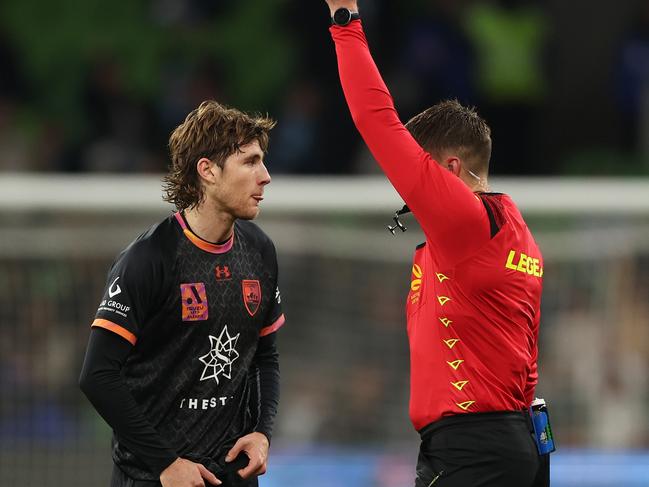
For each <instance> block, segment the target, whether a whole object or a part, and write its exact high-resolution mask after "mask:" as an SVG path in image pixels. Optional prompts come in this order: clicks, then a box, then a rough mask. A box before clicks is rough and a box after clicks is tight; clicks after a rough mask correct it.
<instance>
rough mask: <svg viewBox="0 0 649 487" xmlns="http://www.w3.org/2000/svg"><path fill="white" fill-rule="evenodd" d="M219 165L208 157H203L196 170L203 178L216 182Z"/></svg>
mask: <svg viewBox="0 0 649 487" xmlns="http://www.w3.org/2000/svg"><path fill="white" fill-rule="evenodd" d="M217 167H218V166H217V165H216V164H215V163H214V162H212V161H211V160H209V159H208V158H207V157H201V158H200V159H199V160H198V162H197V163H196V172H197V173H198V175H199V176H200V177H201V178H202V179H206V180H207V181H210V182H214V180H215V178H216V174H215V173H216V168H217Z"/></svg>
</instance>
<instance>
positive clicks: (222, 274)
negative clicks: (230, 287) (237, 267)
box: [214, 265, 232, 281]
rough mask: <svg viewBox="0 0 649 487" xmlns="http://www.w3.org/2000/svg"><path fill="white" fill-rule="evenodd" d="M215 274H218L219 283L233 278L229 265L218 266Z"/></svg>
mask: <svg viewBox="0 0 649 487" xmlns="http://www.w3.org/2000/svg"><path fill="white" fill-rule="evenodd" d="M214 273H215V274H216V279H217V281H223V280H226V279H230V278H231V277H232V274H231V273H230V268H229V267H228V266H227V265H225V266H223V267H221V266H220V265H217V266H216V268H215V269H214Z"/></svg>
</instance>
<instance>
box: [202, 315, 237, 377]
mask: <svg viewBox="0 0 649 487" xmlns="http://www.w3.org/2000/svg"><path fill="white" fill-rule="evenodd" d="M239 335H240V333H237V334H236V335H234V336H231V335H230V333H229V332H228V325H225V326H224V327H223V330H221V334H220V335H219V336H218V338H217V337H215V336H213V335H209V338H210V351H209V352H208V353H206V354H205V355H203V356H202V357H199V359H198V360H200V361H201V362H203V363H204V364H205V368H204V369H203V374H202V375H201V380H202V381H203V380H209V379H214V380H215V381H216V383H217V384H219V377H220V376H223V377H225V378H227V379H232V364H233V363H234V361H235V360H236V359H238V358H239V352H237V351H236V349H235V347H236V345H237V340H238V339H239Z"/></svg>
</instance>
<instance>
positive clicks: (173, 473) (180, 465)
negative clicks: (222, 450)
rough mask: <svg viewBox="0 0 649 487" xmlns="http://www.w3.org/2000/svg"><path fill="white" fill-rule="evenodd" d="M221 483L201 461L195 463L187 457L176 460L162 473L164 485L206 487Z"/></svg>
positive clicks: (169, 486)
mask: <svg viewBox="0 0 649 487" xmlns="http://www.w3.org/2000/svg"><path fill="white" fill-rule="evenodd" d="M205 481H207V482H208V485H221V481H220V480H219V479H217V478H216V475H214V474H213V473H212V472H210V471H209V470H208V469H206V468H205V467H204V466H203V465H201V464H200V463H194V462H192V461H190V460H187V459H185V458H176V460H175V461H174V462H173V463H172V464H171V465H169V466H168V467H167V468H165V469H164V470H163V471H162V473H161V474H160V483H161V484H162V487H205V485H206V484H205Z"/></svg>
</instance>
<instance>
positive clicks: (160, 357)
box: [92, 213, 284, 480]
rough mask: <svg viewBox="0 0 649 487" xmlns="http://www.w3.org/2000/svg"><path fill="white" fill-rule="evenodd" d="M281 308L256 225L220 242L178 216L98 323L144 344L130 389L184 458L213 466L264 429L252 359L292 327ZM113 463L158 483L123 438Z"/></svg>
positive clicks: (129, 369) (121, 281) (116, 276)
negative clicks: (263, 342) (259, 424)
mask: <svg viewBox="0 0 649 487" xmlns="http://www.w3.org/2000/svg"><path fill="white" fill-rule="evenodd" d="M280 302H281V299H280V294H279V288H278V286H277V257H276V253H275V248H274V246H273V243H272V241H271V240H270V239H269V238H268V237H267V236H266V235H265V234H264V233H263V232H262V231H261V230H260V229H259V228H258V227H257V226H256V225H255V224H253V223H251V222H248V221H237V222H236V223H235V226H234V233H233V235H232V237H231V238H230V239H229V240H228V241H227V242H226V243H224V244H223V245H215V244H211V243H209V242H206V241H204V240H202V239H200V238H199V237H197V236H196V235H194V234H193V233H192V232H191V230H190V229H189V228H188V227H187V224H186V222H185V220H184V218H183V217H182V216H181V214H179V213H176V214H175V215H173V216H170V217H169V218H167V219H165V220H164V221H162V222H161V223H159V224H158V225H155V226H154V227H152V228H151V229H150V230H149V231H148V232H146V233H144V234H143V235H141V236H140V237H138V238H137V239H136V240H135V241H134V242H133V243H132V244H131V245H130V246H129V247H128V248H127V249H126V250H124V251H123V252H122V253H121V254H120V255H119V256H118V258H117V259H116V261H115V263H114V265H113V266H112V268H111V270H110V272H109V275H108V281H107V285H106V290H105V294H104V296H103V299H102V301H101V304H100V306H99V309H98V311H97V315H96V319H95V321H94V322H93V325H92V326H95V327H102V328H105V329H108V330H111V331H113V332H115V333H117V334H119V335H121V336H122V337H123V338H125V339H126V340H128V341H130V342H131V343H132V344H133V345H134V347H133V350H132V352H131V354H130V355H129V357H128V360H127V362H126V364H125V366H124V368H123V370H122V373H123V377H124V380H125V382H126V384H127V386H128V388H129V390H130V391H131V393H132V394H133V396H134V397H135V399H136V401H137V402H138V403H139V404H140V405H141V406H142V408H143V410H144V414H145V416H146V418H147V419H148V420H149V421H150V422H151V424H152V425H153V426H154V427H155V428H156V429H157V430H158V432H159V433H160V434H161V435H162V436H163V437H164V438H165V439H166V440H168V441H169V442H170V443H171V445H172V446H173V447H174V448H175V450H176V451H177V452H178V454H179V455H180V456H181V457H183V458H188V459H190V460H192V461H195V462H199V463H202V464H204V465H205V466H206V467H207V468H208V469H209V468H210V467H214V468H216V465H215V462H218V461H219V460H221V459H222V457H223V456H224V454H225V453H226V452H227V450H228V449H229V448H230V447H231V446H232V445H233V444H234V442H235V441H236V439H237V438H239V437H241V436H243V435H245V434H247V433H249V432H251V431H253V428H254V427H255V422H256V420H257V419H256V410H255V405H254V401H251V395H254V394H256V391H257V387H258V384H257V382H256V380H257V379H256V371H255V369H254V367H252V361H253V357H254V355H255V351H256V349H257V343H258V340H259V337H260V336H264V335H267V334H270V333H273V332H274V331H276V330H277V329H278V328H279V327H280V326H282V324H283V323H284V315H283V314H282V310H281V305H280ZM113 459H114V461H115V463H116V464H117V465H119V466H120V468H122V470H124V471H125V472H126V473H127V474H129V476H131V477H133V478H136V479H152V480H157V478H156V479H154V478H153V476H152V475H151V474H150V473H149V472H148V470H147V469H146V467H145V466H144V465H143V464H142V463H141V462H140V461H138V459H137V458H136V457H135V456H134V455H133V454H132V453H131V452H129V451H128V450H127V449H126V448H124V447H123V446H122V445H120V439H119V436H118V435H115V436H114V438H113Z"/></svg>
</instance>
